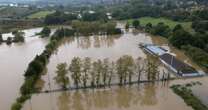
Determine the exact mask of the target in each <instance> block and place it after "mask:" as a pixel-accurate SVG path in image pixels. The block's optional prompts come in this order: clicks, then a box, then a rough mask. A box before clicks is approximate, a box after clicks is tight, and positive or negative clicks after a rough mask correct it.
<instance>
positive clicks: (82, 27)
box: [72, 21, 122, 35]
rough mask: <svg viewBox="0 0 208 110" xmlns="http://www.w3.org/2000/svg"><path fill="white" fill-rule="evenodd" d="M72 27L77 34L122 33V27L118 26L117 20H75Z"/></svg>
mask: <svg viewBox="0 0 208 110" xmlns="http://www.w3.org/2000/svg"><path fill="white" fill-rule="evenodd" d="M72 28H73V29H74V30H75V31H76V34H78V35H79V34H81V35H92V34H108V35H111V34H121V33H122V32H121V29H119V28H116V22H99V21H94V22H82V21H73V22H72Z"/></svg>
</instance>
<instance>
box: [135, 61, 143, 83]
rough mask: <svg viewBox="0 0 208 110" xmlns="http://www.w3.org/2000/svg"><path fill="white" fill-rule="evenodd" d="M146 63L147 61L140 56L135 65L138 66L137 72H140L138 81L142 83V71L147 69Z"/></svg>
mask: <svg viewBox="0 0 208 110" xmlns="http://www.w3.org/2000/svg"><path fill="white" fill-rule="evenodd" d="M144 63H145V62H143V61H142V58H140V57H139V58H137V59H136V65H135V66H136V73H137V74H138V78H137V81H138V83H140V80H141V76H142V73H143V72H144V69H145V66H144Z"/></svg>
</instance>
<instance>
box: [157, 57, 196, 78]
mask: <svg viewBox="0 0 208 110" xmlns="http://www.w3.org/2000/svg"><path fill="white" fill-rule="evenodd" d="M160 59H161V60H163V61H164V62H166V63H167V64H168V65H170V66H171V67H172V68H174V69H175V70H176V71H178V72H180V73H182V74H191V73H198V72H197V71H196V70H195V69H194V68H193V67H191V66H189V65H188V64H186V63H184V62H182V61H180V60H178V59H177V58H175V57H174V56H173V55H170V54H168V53H165V54H163V55H161V56H160Z"/></svg>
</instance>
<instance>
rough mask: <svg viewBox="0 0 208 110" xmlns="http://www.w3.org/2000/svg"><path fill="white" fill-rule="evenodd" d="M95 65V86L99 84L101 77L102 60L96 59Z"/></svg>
mask: <svg viewBox="0 0 208 110" xmlns="http://www.w3.org/2000/svg"><path fill="white" fill-rule="evenodd" d="M95 64H96V65H94V66H95V72H96V85H97V87H99V86H100V78H101V73H102V68H103V67H102V61H101V60H98V61H97V62H96V63H95Z"/></svg>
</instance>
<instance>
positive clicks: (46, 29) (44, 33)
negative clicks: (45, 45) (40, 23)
mask: <svg viewBox="0 0 208 110" xmlns="http://www.w3.org/2000/svg"><path fill="white" fill-rule="evenodd" d="M50 33H51V29H50V28H49V27H44V28H43V30H42V31H41V32H40V35H41V37H49V36H50Z"/></svg>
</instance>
